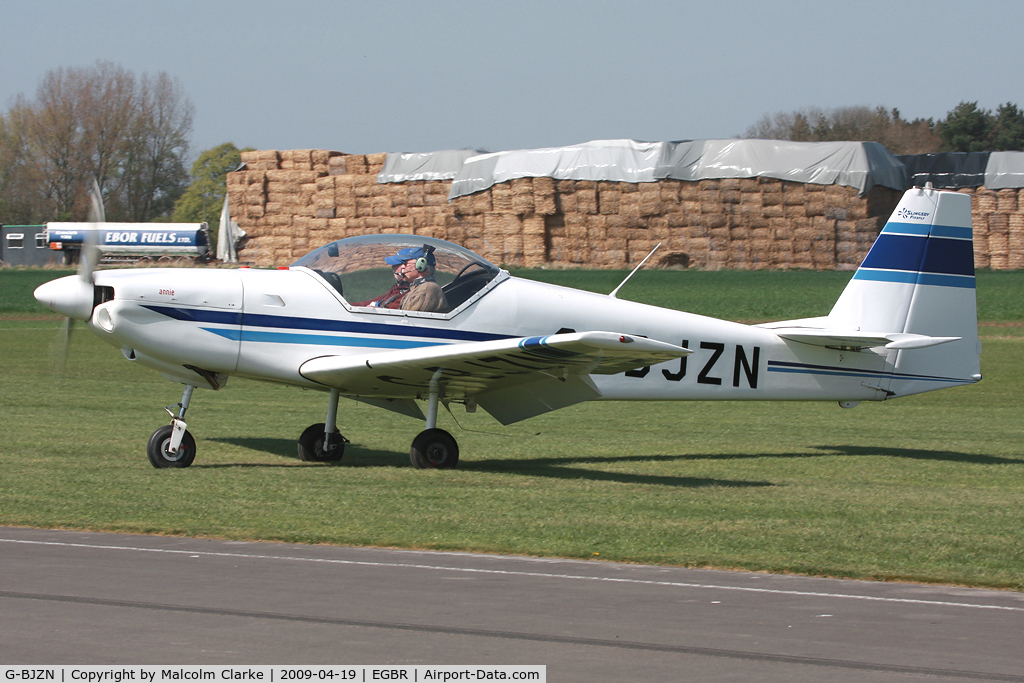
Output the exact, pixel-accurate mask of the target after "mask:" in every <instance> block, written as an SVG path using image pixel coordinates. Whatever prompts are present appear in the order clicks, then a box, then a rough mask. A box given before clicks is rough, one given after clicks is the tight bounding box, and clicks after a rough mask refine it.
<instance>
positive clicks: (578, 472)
mask: <svg viewBox="0 0 1024 683" xmlns="http://www.w3.org/2000/svg"><path fill="white" fill-rule="evenodd" d="M207 440H208V441H214V442H217V443H224V444H231V445H233V446H239V447H241V448H248V449H251V450H254V451H260V452H263V453H267V454H270V455H278V456H281V457H284V458H290V459H293V460H297V459H298V453H297V451H296V449H295V442H294V441H292V440H290V439H273V438H220V439H218V438H212V439H207ZM692 458H693V456H691V455H623V456H581V457H570V458H528V459H525V460H524V459H516V460H499V459H493V460H471V461H466V462H461V463H459V469H461V470H468V471H477V472H501V473H506V474H521V475H525V476H534V477H550V478H555V479H588V480H592V481H615V482H619V483H629V484H653V485H659V486H677V487H683V488H696V487H702V486H726V487H763V486H774V484H772V483H771V482H768V481H746V480H741V479H711V478H702V477H675V476H664V475H649V474H631V473H628V472H607V471H602V470H591V469H580V468H578V467H575V466H574V465H579V464H586V463H591V464H594V465H602V464H611V463H622V462H659V461H661V462H666V461H673V460H688V459H692ZM323 464H325V465H329V466H340V467H353V468H355V467H398V468H405V467H410V464H409V455H408V454H407V453H398V452H395V451H385V450H377V449H366V448H361V447H359V446H358V445H352V446H350V447H349V448H348V449H346V453H345V458H344V459H343V460H341V461H339V462H336V463H323ZM193 467H207V468H218V467H219V468H224V467H290V465H285V464H280V465H275V464H266V463H261V464H252V463H239V464H237V465H236V464H230V465H228V464H207V465H193Z"/></svg>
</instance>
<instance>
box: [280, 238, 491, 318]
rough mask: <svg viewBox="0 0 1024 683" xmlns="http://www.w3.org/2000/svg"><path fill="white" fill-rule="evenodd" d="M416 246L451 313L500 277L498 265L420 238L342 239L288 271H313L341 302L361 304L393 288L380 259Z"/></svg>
mask: <svg viewBox="0 0 1024 683" xmlns="http://www.w3.org/2000/svg"><path fill="white" fill-rule="evenodd" d="M415 247H421V248H426V250H427V251H431V250H432V253H433V256H434V258H435V259H436V266H435V268H436V270H435V272H434V277H435V278H436V280H437V282H438V284H440V285H441V286H442V287H443V288H444V289H445V294H446V296H447V297H448V299H449V302H450V303H451V305H452V308H455V307H456V306H458V305H459V304H460V303H461V301H459V299H461V300H462V301H464V300H465V299H467V298H469V296H472V294H475V293H476V292H478V291H479V290H480V289H482V288H483V287H484V286H485V285H487V283H488V282H490V281H491V280H493V279H494V278H495V277H496V276H497V275H498V274H499V273H500V272H501V269H500V268H498V266H496V265H494V264H493V263H490V262H489V261H487V260H486V259H484V258H483V257H481V256H479V255H477V254H475V253H473V252H472V251H470V250H469V249H466V248H464V247H460V246H459V245H457V244H453V243H451V242H446V241H444V240H439V239H436V238H433V237H423V236H419V235H361V236H359V237H347V238H345V239H341V240H337V241H336V242H331V243H329V244H325V245H324V246H322V247H320V248H319V249H315V250H313V251H311V252H309V253H308V254H306V255H305V256H303V257H302V258H300V259H299V260H298V261H296V262H295V263H293V264H292V266H291V267H293V268H296V267H304V268H309V269H310V270H312V271H314V272H315V273H317V274H318V275H320V276H321V277H322V278H324V279H325V280H326V281H327V282H328V283H329V284H331V285H332V286H333V287H334V288H335V289H337V290H338V291H339V292H340V293H341V294H342V296H343V297H344V298H345V300H346V301H349V302H354V301H364V300H368V299H372V298H373V297H376V296H379V295H380V294H382V293H383V292H386V291H387V290H388V289H389V288H390V287H391V286H392V285H394V284H395V278H394V274H393V272H392V269H391V266H390V265H388V264H387V263H386V262H385V260H384V259H386V258H388V257H392V256H394V255H396V254H397V253H398V252H399V251H401V250H403V249H409V248H415ZM466 292H468V294H466V296H465V297H464V296H463V294H464V293H466ZM452 299H456V301H452Z"/></svg>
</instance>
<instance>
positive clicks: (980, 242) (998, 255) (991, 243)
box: [960, 187, 1024, 270]
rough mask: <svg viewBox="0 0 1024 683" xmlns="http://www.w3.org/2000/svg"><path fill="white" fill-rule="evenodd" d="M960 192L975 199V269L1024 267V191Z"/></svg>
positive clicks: (971, 190)
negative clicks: (1022, 195)
mask: <svg viewBox="0 0 1024 683" xmlns="http://www.w3.org/2000/svg"><path fill="white" fill-rule="evenodd" d="M960 192H965V193H967V194H971V195H972V196H973V201H972V203H971V209H972V211H971V213H972V216H971V222H972V223H973V224H974V265H975V267H977V268H992V269H994V270H1005V269H1008V268H1010V269H1019V268H1024V198H1022V197H1021V196H1020V194H1021V193H1024V190H1016V189H1008V190H989V189H988V188H985V187H978V188H963V189H961V190H960Z"/></svg>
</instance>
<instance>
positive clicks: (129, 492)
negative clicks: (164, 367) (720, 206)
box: [0, 270, 1024, 590]
mask: <svg viewBox="0 0 1024 683" xmlns="http://www.w3.org/2000/svg"><path fill="white" fill-rule="evenodd" d="M60 274H62V273H58V272H55V271H30V270H25V271H17V270H5V271H0V353H2V356H0V358H2V361H0V367H2V373H0V524H6V525H21V526H34V527H62V528H73V529H94V530H108V531H122V532H138V533H157V534H182V535H190V536H211V537H220V538H237V539H269V540H281V541H295V542H303V543H333V544H353V545H375V546H395V547H411V548H434V549H453V550H473V551H493V552H504V553H519V554H527V555H544V556H561V557H579V558H594V559H607V560H618V561H627V562H649V563H666V564H674V565H684V566H711V567H725V568H742V569H749V570H765V571H775V572H793V573H800V574H815V575H826V576H841V577H854V578H873V579H885V580H914V581H927V582H941V583H957V584H965V585H974V586H991V587H1003V588H1010V589H1014V590H1024V449H1022V447H1021V444H1022V443H1024V364H1022V356H1024V353H1022V352H1024V327H1022V325H1021V322H1022V321H1024V310H1022V308H1021V307H1022V306H1024V304H1022V301H1024V297H1022V294H1024V273H979V277H978V290H979V294H978V297H979V310H980V316H981V318H982V319H983V321H985V323H986V324H985V325H983V327H982V334H983V344H984V354H983V356H982V368H983V372H984V374H985V380H984V381H983V382H981V383H980V384H978V385H975V386H971V387H964V388H960V389H954V390H948V391H943V392H936V393H933V394H927V395H922V396H916V397H909V398H905V399H899V400H896V401H891V402H887V403H884V404H862V405H861V406H860V407H858V408H856V409H854V410H842V409H840V408H838V407H837V406H835V404H815V403H641V404H636V403H593V404H583V405H580V406H574V407H571V408H567V409H564V410H561V411H557V412H555V413H551V414H549V415H545V416H542V417H539V418H535V419H532V420H528V421H526V422H523V423H520V424H517V425H513V426H511V427H507V428H506V427H501V426H500V425H498V424H497V423H496V422H495V421H493V420H492V419H491V418H489V417H488V416H487V415H486V414H484V413H482V412H481V413H478V414H475V415H467V414H465V413H464V412H461V409H457V410H456V413H455V418H457V419H458V423H460V424H461V425H462V427H465V428H466V429H467V430H474V431H464V430H463V429H462V428H461V427H460V426H459V425H457V424H456V422H455V419H454V418H453V417H452V416H450V415H447V414H442V417H441V423H440V425H441V426H442V427H444V428H446V429H449V430H450V431H452V432H453V433H454V434H455V435H456V436H457V438H458V439H459V443H460V446H461V448H462V452H463V459H462V462H461V463H460V466H459V469H457V470H449V471H420V470H414V469H412V467H411V466H410V465H409V460H408V450H407V449H408V444H409V441H410V440H411V438H412V436H413V435H414V434H415V433H416V432H417V431H418V430H419V429H421V425H420V424H419V423H418V422H417V421H414V420H411V419H407V418H402V417H398V416H393V415H391V414H390V413H386V412H384V411H380V410H376V409H373V408H369V407H367V406H363V405H361V404H357V403H354V402H350V401H346V402H345V403H344V404H343V408H342V412H341V414H340V415H339V421H340V423H341V427H342V430H343V431H344V432H345V433H346V435H348V436H349V438H350V439H352V442H353V443H352V444H351V445H350V446H349V448H348V450H347V451H346V455H345V459H344V460H343V461H342V462H341V463H340V464H338V465H336V466H328V465H317V464H307V463H303V462H301V461H299V460H298V459H297V457H296V455H295V441H294V440H295V438H297V436H298V434H299V433H300V432H301V431H302V429H303V428H305V427H306V426H307V425H308V424H310V423H312V422H318V421H321V420H322V419H323V412H324V404H325V400H324V396H323V395H322V394H319V393H316V392H307V391H301V390H298V389H292V388H287V387H279V386H273V385H266V384H260V383H256V382H248V381H238V380H235V379H233V380H232V381H231V383H230V384H229V385H228V387H227V388H226V389H225V390H223V391H221V392H217V393H214V392H209V391H203V392H198V393H197V395H196V397H195V399H194V401H193V405H192V410H191V411H190V413H189V418H190V419H189V429H190V431H192V432H193V433H194V434H195V435H196V438H197V440H198V448H199V454H198V457H197V459H196V464H195V465H193V466H192V467H191V468H189V469H187V470H180V471H178V470H155V469H153V468H151V467H150V465H149V463H148V461H147V460H146V457H145V444H146V440H147V439H148V437H149V434H150V433H151V432H152V431H153V430H154V429H155V428H156V427H158V426H160V425H162V424H164V423H166V421H167V420H166V414H165V413H164V411H163V406H164V405H168V404H172V403H175V402H176V401H177V400H178V399H179V398H180V387H179V386H178V385H174V384H171V383H168V382H166V381H164V380H162V379H161V378H160V377H159V376H158V375H156V373H153V372H150V371H146V370H144V369H141V368H139V367H137V366H135V365H132V364H129V363H126V362H125V361H124V360H123V359H122V358H121V356H120V354H119V353H118V352H117V351H116V350H114V349H112V348H110V347H108V346H107V345H105V344H103V343H102V342H100V341H99V340H98V339H96V338H95V337H93V336H92V335H90V334H87V332H86V330H85V329H84V326H81V325H80V326H79V329H78V330H77V331H78V334H77V335H76V337H75V339H74V342H73V344H72V346H71V354H70V358H69V360H68V365H67V371H66V374H65V376H64V377H63V379H62V380H60V381H59V382H58V381H57V380H56V379H55V378H54V377H53V374H52V371H51V363H50V358H49V353H48V349H49V346H50V344H51V341H52V340H53V339H54V337H55V335H56V333H57V330H58V327H59V325H60V320H59V319H58V318H57V317H56V316H52V315H46V314H45V313H44V311H43V310H42V309H41V308H40V307H38V305H37V304H35V302H33V301H32V300H31V298H30V295H31V290H32V288H34V287H35V286H36V285H37V284H38V283H40V282H42V281H45V280H47V279H50V278H52V277H55V276H58V275H60ZM528 275H529V276H530V277H536V278H537V279H545V280H548V281H555V282H560V283H563V284H571V285H573V286H581V287H583V288H588V289H595V290H597V291H610V290H611V289H612V288H614V286H615V285H616V284H618V282H619V281H620V280H621V279H622V277H623V276H624V273H608V272H582V271H550V272H548V271H541V272H536V271H534V272H530V273H528ZM848 279H849V273H812V272H801V271H797V272H789V273H784V272H781V273H780V272H767V271H758V272H727V271H723V272H717V273H702V272H690V271H678V272H669V271H651V272H647V273H641V274H639V275H638V276H637V277H636V278H634V281H631V283H630V284H629V285H627V287H626V288H625V289H624V290H623V292H622V294H621V296H623V297H624V298H633V299H637V300H642V301H645V302H649V303H656V304H658V305H664V306H669V307H674V308H684V309H687V310H693V311H695V312H699V313H706V314H712V315H717V316H718V317H724V318H730V319H736V320H765V319H771V318H792V317H801V316H809V315H818V314H824V313H826V312H827V311H828V309H829V307H830V306H831V304H832V302H833V301H834V299H835V297H836V296H838V293H839V291H841V289H842V287H843V286H844V284H845V283H846V281H847V280H848Z"/></svg>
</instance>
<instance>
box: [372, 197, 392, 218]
mask: <svg viewBox="0 0 1024 683" xmlns="http://www.w3.org/2000/svg"><path fill="white" fill-rule="evenodd" d="M370 215H371V216H390V215H391V199H390V198H389V197H371V198H370Z"/></svg>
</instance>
